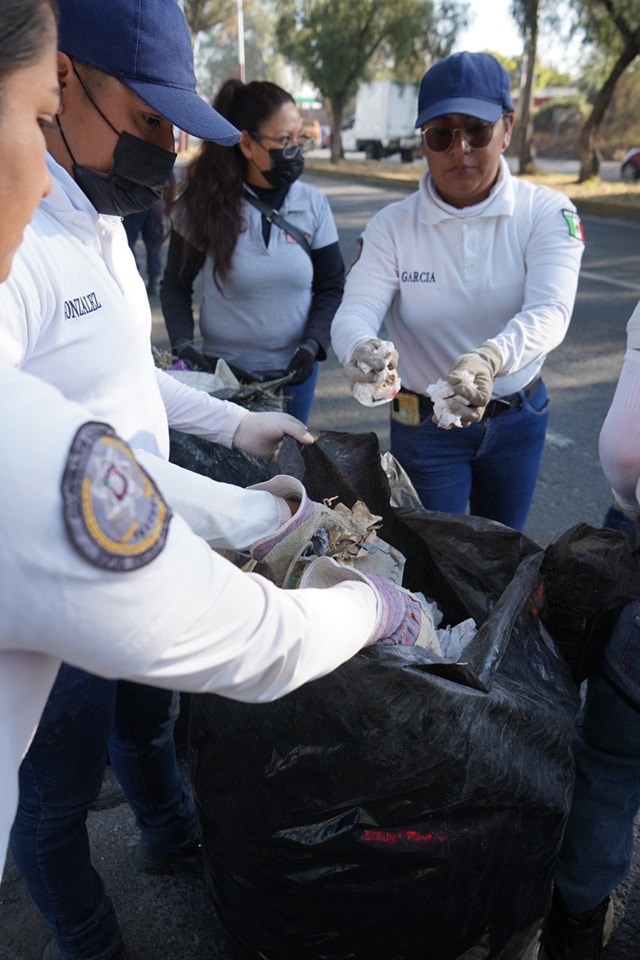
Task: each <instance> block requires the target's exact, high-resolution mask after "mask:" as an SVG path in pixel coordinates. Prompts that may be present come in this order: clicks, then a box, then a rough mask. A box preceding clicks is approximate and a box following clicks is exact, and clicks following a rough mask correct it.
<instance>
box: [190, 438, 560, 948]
mask: <svg viewBox="0 0 640 960" xmlns="http://www.w3.org/2000/svg"><path fill="white" fill-rule="evenodd" d="M321 439H323V440H324V438H321ZM345 443H346V444H347V446H351V447H352V450H351V452H350V453H345V452H344V448H345ZM363 447H366V449H367V450H368V453H367V454H366V455H365V456H364V460H367V457H368V458H369V459H368V464H369V467H368V469H366V470H364V473H365V476H364V483H363V487H364V491H365V492H364V495H362V499H365V501H366V502H367V503H368V505H369V506H370V509H372V510H373V512H377V513H380V514H381V515H383V516H384V525H385V534H386V536H387V539H390V540H391V536H390V534H391V535H393V536H394V537H397V540H392V542H394V545H395V546H397V547H398V548H399V549H401V550H405V549H406V550H407V552H408V555H409V559H410V560H411V565H412V567H413V571H412V572H411V573H410V575H411V576H417V575H418V573H420V571H422V572H426V573H431V574H436V573H439V574H440V576H439V577H434V579H433V580H431V579H425V581H424V582H423V583H422V584H421V585H420V586H421V588H422V589H423V590H424V592H425V593H426V594H427V595H429V596H430V597H433V598H434V599H435V600H436V601H438V602H440V601H441V598H440V596H439V595H438V593H439V591H440V590H442V592H443V594H446V596H445V601H444V603H443V609H444V608H445V607H446V605H447V604H450V608H449V610H448V611H447V614H446V617H448V616H450V614H451V612H453V613H454V614H455V616H456V617H458V615H459V614H460V613H461V612H462V613H463V614H464V616H465V617H467V616H469V615H475V614H477V615H478V622H479V623H481V626H480V629H479V631H478V634H477V637H476V639H475V640H474V641H472V644H471V649H469V650H468V651H465V661H466V663H464V664H458V665H450V667H449V669H448V671H446V670H445V671H444V673H443V671H442V670H441V669H440V668H439V667H437V666H436V665H435V664H433V663H432V662H431V660H430V658H429V655H428V654H427V652H426V651H424V650H422V649H420V648H414V647H385V646H380V647H370V648H368V649H366V650H364V651H362V652H361V653H359V654H358V655H357V656H355V657H353V658H352V659H351V660H350V661H349V662H348V663H346V664H344V665H343V666H342V667H340V668H339V669H337V670H336V671H334V672H333V673H332V674H330V675H329V676H326V677H324V678H321V679H319V680H316V681H314V682H312V683H309V684H307V685H306V686H305V687H303V688H302V689H300V690H298V691H295V692H294V693H291V694H289V695H288V696H286V697H284V698H282V699H281V700H279V701H277V702H275V703H272V704H264V705H251V704H242V703H237V702H234V701H231V700H227V699H224V698H221V697H216V696H212V695H200V696H197V697H194V698H193V705H192V717H191V735H190V742H191V747H192V780H193V787H194V795H195V798H196V803H197V806H198V811H199V816H200V822H201V828H202V837H203V847H204V853H205V863H206V871H207V882H208V885H209V889H210V892H211V894H212V897H213V900H214V902H215V905H216V907H217V911H218V914H219V916H220V919H221V921H222V923H223V925H224V927H225V929H226V931H227V934H228V936H229V939H230V942H231V944H232V947H233V951H234V955H235V956H237V957H239V958H245V960H258V958H260V960H485V958H486V960H498V958H499V960H524V957H525V956H526V957H528V956H529V952H528V951H529V950H530V948H531V945H532V942H533V941H534V940H535V936H536V931H537V928H538V926H539V923H540V921H541V919H542V917H543V914H544V912H545V909H546V905H547V902H548V897H549V892H550V885H551V875H552V870H553V864H554V860H555V856H556V852H557V849H558V846H559V843H560V839H561V833H562V829H563V825H564V821H565V818H566V815H567V812H568V804H569V797H570V792H571V787H572V781H573V769H572V761H571V750H570V741H571V733H572V725H573V717H574V714H575V711H576V708H577V697H576V689H575V685H574V683H573V681H572V679H571V676H570V673H569V671H568V669H567V667H566V665H565V664H564V662H563V660H562V659H561V658H560V657H559V655H558V653H557V652H556V650H555V647H554V646H553V645H552V644H551V643H550V642H549V641H548V638H547V635H546V633H545V631H544V628H543V627H542V626H541V624H540V621H539V618H538V616H537V612H536V604H537V600H538V593H539V586H540V571H539V566H540V560H541V557H542V553H541V551H539V550H537V549H536V548H535V544H532V543H531V541H527V540H526V538H523V537H521V536H520V535H519V534H515V533H514V532H513V531H511V530H509V529H507V528H505V527H502V526H501V525H499V524H494V523H491V522H490V521H485V520H479V519H478V518H475V519H474V520H471V521H470V522H466V520H465V518H463V517H453V516H449V515H446V514H433V513H429V512H427V511H413V512H412V513H404V514H402V515H401V516H400V515H396V513H395V512H394V511H393V510H392V509H391V508H389V506H388V503H387V504H385V503H384V500H385V496H386V493H385V490H384V487H385V482H386V478H385V477H384V475H383V476H382V479H380V476H379V471H378V465H379V453H378V452H377V444H376V443H372V442H371V441H370V439H367V440H365V441H363V440H362V439H360V440H357V439H353V440H352V439H345V438H344V437H342V438H340V437H338V436H337V435H332V436H330V437H327V438H326V440H325V442H323V443H320V444H319V445H316V446H315V448H307V449H306V450H304V451H302V452H301V457H302V464H300V463H298V467H296V465H295V461H296V459H297V458H298V454H299V453H300V451H294V450H291V449H290V448H289V449H286V450H285V451H284V453H283V458H282V459H281V462H280V464H279V465H278V466H279V469H280V470H282V468H283V466H284V463H288V467H289V469H288V470H287V472H295V471H296V469H298V468H299V469H300V471H302V472H304V480H305V483H306V484H307V486H308V488H309V489H310V492H311V494H312V496H314V497H315V498H316V499H318V498H319V495H322V491H321V490H320V489H313V488H312V476H311V474H312V473H314V472H315V471H314V468H313V466H312V467H311V469H308V468H309V465H310V463H311V460H313V463H314V464H316V465H317V464H318V462H319V461H318V459H317V458H320V459H321V454H322V455H324V454H327V451H328V450H329V449H331V451H332V452H331V454H330V455H327V459H328V461H329V463H330V462H331V461H333V466H334V468H335V469H333V470H332V469H328V468H327V469H325V467H326V464H325V466H321V467H320V471H319V472H320V473H323V471H324V479H322V478H321V480H320V483H319V486H323V485H325V486H326V490H325V493H324V495H325V496H329V497H331V496H335V495H336V493H337V492H338V493H339V494H340V495H341V496H342V497H344V500H343V502H347V498H348V496H350V495H361V492H362V491H361V490H360V489H359V488H358V480H357V479H356V478H355V477H356V475H357V473H358V471H359V470H360V466H359V467H358V469H357V470H352V469H351V467H353V464H354V463H360V461H361V454H362V451H363ZM336 450H339V451H342V452H336ZM372 453H373V459H372V458H371V456H372ZM343 454H344V456H343ZM376 458H378V463H376ZM344 461H348V462H347V463H346V464H345V462H344ZM330 474H331V476H330ZM375 476H377V477H378V479H377V481H375V482H373V478H374V477H375ZM325 481H326V484H325ZM339 481H342V482H343V486H342V489H341V490H340V491H336V489H335V487H336V485H337V484H338V482H339ZM376 484H378V485H381V488H382V489H378V490H376V489H375V487H376ZM376 498H377V499H376ZM347 505H348V503H347ZM467 519H469V518H467ZM407 531H408V533H407ZM483 542H486V544H487V554H486V558H485V557H484V555H483ZM421 552H422V554H423V555H424V558H422V557H421V556H420V553H421ZM421 564H422V566H421ZM483 583H485V584H486V597H485V599H484V601H482V600H481V599H480V597H479V592H480V589H481V585H482V584H483ZM472 611H473V613H472ZM467 653H468V656H467Z"/></svg>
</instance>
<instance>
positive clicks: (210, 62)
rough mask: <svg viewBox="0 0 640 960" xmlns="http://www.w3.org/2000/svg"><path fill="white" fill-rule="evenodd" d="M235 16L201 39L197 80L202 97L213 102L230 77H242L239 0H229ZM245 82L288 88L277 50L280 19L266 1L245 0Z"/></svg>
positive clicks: (201, 35) (221, 21) (213, 26)
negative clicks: (239, 47) (277, 25)
mask: <svg viewBox="0 0 640 960" xmlns="http://www.w3.org/2000/svg"><path fill="white" fill-rule="evenodd" d="M227 6H228V7H230V8H232V10H233V16H230V17H227V18H225V19H223V20H220V21H219V22H216V23H215V24H214V25H212V26H210V27H209V28H208V30H207V31H206V32H205V33H201V34H200V35H199V37H198V44H197V56H196V64H197V77H198V86H199V89H200V92H201V94H202V96H204V97H207V98H208V99H211V98H212V97H213V95H214V94H215V92H216V91H217V90H218V89H219V88H220V87H221V86H222V84H223V83H224V81H225V80H227V79H228V78H229V77H238V76H239V65H238V22H237V16H236V10H237V7H236V0H227ZM243 19H244V53H245V79H246V81H247V83H249V82H250V81H251V80H265V79H268V80H271V81H273V82H274V83H279V84H281V85H282V86H284V87H286V86H287V80H286V73H285V67H284V64H283V62H282V58H281V57H280V55H279V54H278V52H277V50H276V48H275V23H276V17H275V13H274V10H273V6H272V5H271V4H268V3H265V2H264V0H243Z"/></svg>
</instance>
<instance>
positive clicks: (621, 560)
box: [540, 523, 640, 683]
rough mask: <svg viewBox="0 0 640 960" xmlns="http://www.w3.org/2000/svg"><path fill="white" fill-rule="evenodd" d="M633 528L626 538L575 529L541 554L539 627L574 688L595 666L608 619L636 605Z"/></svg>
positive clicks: (638, 577) (637, 552)
mask: <svg viewBox="0 0 640 960" xmlns="http://www.w3.org/2000/svg"><path fill="white" fill-rule="evenodd" d="M639 562H640V543H639V542H638V524H636V526H635V528H634V531H633V532H632V534H631V535H629V534H627V533H623V532H622V531H620V530H611V529H609V528H608V527H604V528H598V527H592V526H590V525H589V524H588V523H577V524H576V525H575V526H573V527H570V528H569V529H568V530H564V531H563V532H562V533H561V534H560V536H558V537H556V539H555V540H554V541H553V543H551V544H549V546H548V547H547V549H546V550H545V556H544V560H543V563H542V567H541V573H542V581H543V597H544V599H543V602H542V604H541V606H540V616H541V618H542V621H543V623H544V625H545V627H546V628H547V630H548V631H549V633H550V634H551V636H552V637H553V639H554V641H555V643H556V644H557V646H558V649H559V650H560V653H561V654H562V656H563V657H564V659H565V661H566V662H567V664H568V665H569V667H570V669H571V671H572V673H573V675H574V678H575V680H576V682H577V683H581V682H582V681H583V680H584V679H585V678H586V677H588V676H589V675H590V674H591V673H592V672H593V670H594V669H595V668H596V667H597V666H598V664H599V662H600V659H601V657H602V651H603V649H604V645H605V642H606V640H607V637H609V636H610V634H611V630H612V627H613V621H614V616H615V614H616V612H617V611H618V610H619V608H620V607H621V606H623V605H624V604H625V603H627V602H628V601H629V600H640V568H639Z"/></svg>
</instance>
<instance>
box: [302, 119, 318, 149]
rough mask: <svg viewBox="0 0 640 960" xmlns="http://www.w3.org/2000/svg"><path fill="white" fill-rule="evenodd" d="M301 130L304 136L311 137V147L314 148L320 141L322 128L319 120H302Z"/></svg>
mask: <svg viewBox="0 0 640 960" xmlns="http://www.w3.org/2000/svg"><path fill="white" fill-rule="evenodd" d="M302 124H303V126H302V132H303V134H304V135H305V137H311V139H312V141H313V143H312V145H311V146H312V149H313V150H315V149H316V147H319V146H320V144H321V143H322V128H321V126H320V121H319V120H303V121H302Z"/></svg>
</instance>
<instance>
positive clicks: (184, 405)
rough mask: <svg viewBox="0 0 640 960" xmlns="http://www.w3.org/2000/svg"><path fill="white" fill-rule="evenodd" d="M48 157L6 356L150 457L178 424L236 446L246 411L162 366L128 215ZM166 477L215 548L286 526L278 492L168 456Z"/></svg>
mask: <svg viewBox="0 0 640 960" xmlns="http://www.w3.org/2000/svg"><path fill="white" fill-rule="evenodd" d="M47 164H48V167H49V172H50V173H51V177H52V180H53V190H52V192H51V194H50V195H49V196H48V197H46V198H45V199H43V200H42V201H41V203H40V205H39V206H38V208H37V210H36V212H35V214H34V216H33V219H32V221H31V224H30V225H29V226H28V227H27V229H26V231H25V235H24V241H23V243H22V245H21V247H20V248H19V250H18V251H17V253H16V255H15V258H14V262H13V267H12V271H11V276H10V278H9V279H8V280H7V281H6V282H5V283H3V284H0V361H2V362H4V363H9V364H11V365H13V366H16V367H20V368H21V369H22V370H24V371H26V372H28V373H31V374H33V375H34V376H36V377H39V378H40V379H42V380H45V381H47V382H48V383H51V384H53V385H54V386H56V387H57V388H58V389H59V390H60V391H61V392H62V393H63V394H64V395H65V396H66V397H68V398H69V399H71V400H76V401H78V402H79V403H81V404H83V405H84V406H85V407H87V409H88V410H90V411H91V414H92V416H93V417H95V419H96V420H103V421H105V422H106V423H109V424H111V425H112V426H113V427H114V428H115V429H116V431H117V432H118V433H119V434H120V436H121V437H123V438H124V439H125V440H126V441H127V442H128V443H129V444H130V446H131V447H133V448H134V449H136V451H140V453H141V455H142V451H145V452H146V454H147V455H149V454H151V455H155V456H159V457H162V458H164V459H166V458H167V457H168V453H169V430H168V426H169V425H170V426H172V427H175V428H176V429H178V430H183V431H185V432H188V433H193V434H196V435H197V436H203V437H206V438H207V439H209V440H214V441H216V442H218V443H221V444H223V445H225V446H231V442H232V438H233V435H234V433H235V430H236V428H237V426H238V424H239V423H240V421H241V420H242V419H243V417H245V416H246V415H247V411H246V410H244V409H243V408H242V407H240V406H238V405H237V404H233V403H226V402H224V401H221V400H218V399H216V398H214V397H209V396H208V395H207V394H205V393H203V392H202V391H199V390H192V389H191V388H190V387H187V386H185V385H184V384H181V383H178V382H177V381H176V380H175V379H174V378H172V377H170V376H169V375H167V374H165V373H164V372H163V371H161V370H158V369H157V368H156V367H155V366H154V363H153V357H152V354H151V341H150V338H151V310H150V307H149V301H148V298H147V294H146V291H145V286H144V282H143V281H142V278H141V277H140V275H139V274H138V271H137V269H136V264H135V260H134V257H133V255H132V253H131V250H130V249H129V245H128V243H127V237H126V233H125V231H124V228H123V226H122V221H121V219H120V218H119V217H111V216H103V215H100V214H98V213H97V212H96V210H95V209H94V207H93V205H92V204H91V203H90V202H89V200H88V199H87V197H86V196H85V195H84V193H83V192H82V191H81V190H80V188H79V187H78V185H77V184H76V182H75V181H74V180H73V178H72V177H70V176H69V174H68V173H67V172H66V171H65V170H64V169H63V168H62V167H61V166H60V165H59V164H57V163H56V162H55V160H53V158H52V157H51V156H47ZM43 413H44V411H43ZM144 459H145V464H146V465H148V461H147V459H146V456H145V457H144ZM162 485H163V489H165V490H166V494H165V495H166V496H167V497H168V498H170V499H171V501H172V503H173V505H174V508H175V509H176V510H178V511H180V512H181V513H183V514H184V515H185V516H186V517H187V519H188V520H189V522H190V523H192V525H193V527H194V529H195V530H196V532H197V533H199V534H200V535H202V536H204V537H205V538H206V539H207V540H209V542H210V543H211V544H212V545H213V546H229V547H236V548H240V547H246V546H248V545H249V544H250V543H252V542H253V541H254V540H257V539H259V538H261V537H263V536H266V535H268V534H269V533H272V532H273V531H274V530H275V529H277V527H278V526H280V525H281V523H282V517H281V515H280V513H279V509H278V501H277V500H276V499H275V498H274V497H272V496H271V494H268V493H262V492H260V493H257V492H253V493H249V492H246V491H244V490H241V489H240V488H237V487H233V486H230V485H228V484H218V483H214V482H213V481H211V480H207V479H206V478H204V477H197V476H196V475H194V474H190V473H189V472H188V471H183V470H180V468H178V467H174V466H173V465H168V464H167V465H166V466H165V467H164V469H163V480H162Z"/></svg>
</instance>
